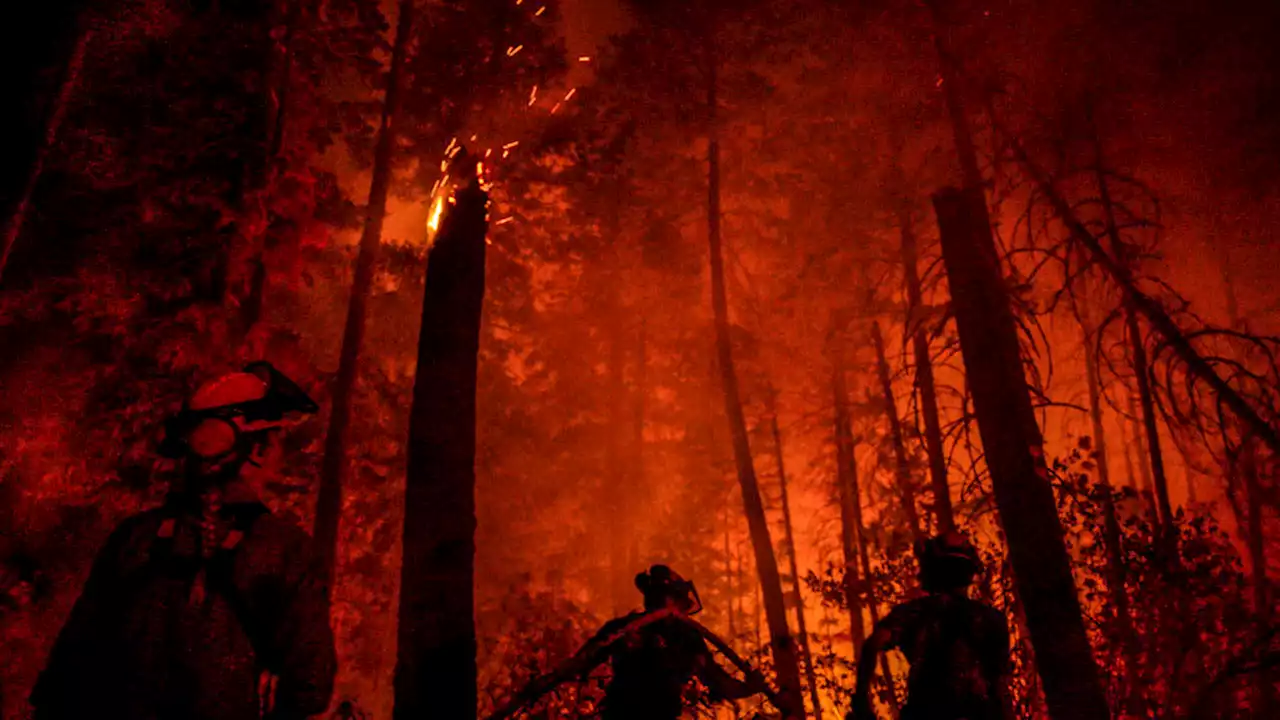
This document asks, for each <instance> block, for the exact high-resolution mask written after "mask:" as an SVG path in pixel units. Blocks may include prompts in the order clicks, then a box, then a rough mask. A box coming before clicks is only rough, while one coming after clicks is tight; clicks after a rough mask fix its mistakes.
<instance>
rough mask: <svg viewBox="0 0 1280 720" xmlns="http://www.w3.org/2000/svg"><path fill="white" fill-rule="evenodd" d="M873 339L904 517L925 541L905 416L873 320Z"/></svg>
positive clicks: (918, 539)
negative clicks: (905, 434)
mask: <svg viewBox="0 0 1280 720" xmlns="http://www.w3.org/2000/svg"><path fill="white" fill-rule="evenodd" d="M871 342H872V344H873V345H875V349H876V370H877V372H878V374H879V376H880V392H881V395H883V397H884V414H885V416H886V419H888V421H889V441H890V442H891V443H893V460H894V464H893V472H894V478H895V480H897V485H898V500H899V501H900V502H901V503H902V512H903V517H905V518H906V520H907V527H908V528H909V529H910V530H911V539H912V540H914V541H915V542H923V541H924V539H925V536H924V532H923V531H922V530H921V529H920V515H919V513H917V512H916V491H915V488H914V487H913V485H914V483H913V481H912V479H911V466H910V464H909V462H908V460H907V445H906V441H905V439H904V438H903V437H902V419H901V418H899V417H898V403H897V401H895V400H894V398H893V380H892V379H891V378H890V376H889V361H888V360H886V359H885V355H884V338H883V337H881V335H880V323H876V322H873V323H871Z"/></svg>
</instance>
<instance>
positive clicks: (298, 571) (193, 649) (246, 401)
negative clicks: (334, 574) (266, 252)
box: [31, 363, 337, 720]
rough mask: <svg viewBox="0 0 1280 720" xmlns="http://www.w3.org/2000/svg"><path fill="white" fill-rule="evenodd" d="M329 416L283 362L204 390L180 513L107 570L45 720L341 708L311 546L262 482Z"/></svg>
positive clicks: (121, 547) (142, 526)
mask: <svg viewBox="0 0 1280 720" xmlns="http://www.w3.org/2000/svg"><path fill="white" fill-rule="evenodd" d="M316 410H317V407H316V404H315V403H314V402H312V400H311V399H310V398H309V397H307V395H306V394H305V393H304V392H302V390H300V389H299V388H298V386H297V385H295V384H294V383H293V382H292V381H290V380H289V379H288V378H286V377H285V376H284V375H282V374H280V373H279V372H278V371H277V370H276V369H275V368H273V367H272V366H271V365H270V364H268V363H255V364H252V365H250V366H248V367H247V368H245V370H244V372H239V373H233V374H230V375H226V376H223V377H220V378H217V379H215V380H213V381H211V382H208V383H206V384H204V385H202V386H200V387H199V388H198V389H197V390H196V391H195V393H193V394H192V395H191V397H190V398H188V400H187V402H186V404H185V406H184V408H183V409H182V411H181V412H180V413H179V414H178V415H176V416H175V417H173V418H171V419H170V420H169V421H168V422H167V423H166V426H165V437H164V441H163V442H162V444H161V447H160V452H161V454H162V455H165V456H168V457H170V458H172V459H174V460H176V461H177V462H178V463H179V465H180V468H181V472H180V473H179V475H178V477H177V479H176V480H175V481H174V482H173V483H172V485H171V488H170V492H169V495H168V497H167V499H166V501H165V503H164V504H163V505H162V506H161V507H159V508H156V509H153V510H149V511H146V512H143V513H141V514H139V515H135V516H133V517H131V518H128V519H127V520H125V521H124V522H123V523H121V525H120V526H119V527H118V528H117V529H116V530H115V532H114V533H112V535H111V536H110V538H109V539H108V540H107V542H106V545H105V546H104V547H103V549H102V550H101V551H100V552H99V554H98V557H97V559H96V560H95V561H94V565H93V568H92V570H91V572H90V575H89V579H88V581H87V582H86V584H85V586H84V589H83V591H82V593H81V595H80V598H79V599H78V600H77V602H76V604H75V607H74V608H73V610H72V612H71V616H70V617H69V619H68V620H67V622H66V625H65V626H64V627H63V628H62V632H61V633H60V634H59V636H58V639H57V642H56V643H55V645H54V648H53V650H52V652H51V654H50V657H49V661H48V664H47V666H46V668H45V671H44V673H43V674H42V675H41V677H40V680H39V682H38V683H37V684H36V688H35V690H34V692H33V693H32V696H31V703H32V705H33V706H34V708H35V715H34V716H35V718H37V720H69V719H71V718H77V719H78V718H89V717H93V718H102V719H103V720H256V719H257V718H262V717H267V718H273V719H276V720H286V719H293V718H298V719H300V718H305V717H307V716H310V715H315V714H318V713H321V712H324V710H325V709H326V708H327V706H328V704H329V697H330V694H331V692H332V688H333V677H334V672H335V669H336V664H337V663H336V659H335V652H334V641H333V633H332V630H331V629H330V627H329V618H328V599H327V590H326V588H325V587H323V585H322V583H321V581H320V580H319V577H320V573H319V572H318V570H317V568H316V567H315V566H314V559H313V555H312V552H311V540H310V538H309V537H308V536H307V535H306V533H304V532H303V531H302V530H300V529H298V528H297V527H295V526H293V525H292V524H290V523H287V522H284V521H282V520H280V519H278V518H276V517H274V516H273V515H272V514H271V512H270V511H269V510H268V509H267V508H266V506H265V505H263V504H262V503H261V501H259V499H258V496H257V493H256V490H255V487H256V486H257V485H258V484H259V483H260V482H261V481H262V480H263V479H265V478H266V477H268V476H269V475H270V474H271V472H272V470H273V467H274V466H275V465H276V463H277V462H278V461H279V453H280V444H279V440H278V437H277V435H278V432H279V431H280V430H282V429H283V428H285V427H287V426H289V425H292V424H294V423H296V422H298V421H300V420H301V419H303V418H305V417H306V416H308V415H312V414H314V413H315V412H316Z"/></svg>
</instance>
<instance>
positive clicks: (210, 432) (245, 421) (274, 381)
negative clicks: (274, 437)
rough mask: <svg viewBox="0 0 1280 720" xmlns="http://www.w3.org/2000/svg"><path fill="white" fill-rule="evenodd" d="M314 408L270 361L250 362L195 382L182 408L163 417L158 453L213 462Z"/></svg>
mask: <svg viewBox="0 0 1280 720" xmlns="http://www.w3.org/2000/svg"><path fill="white" fill-rule="evenodd" d="M317 410H319V407H318V406H317V405H316V404H315V402H314V401H313V400H312V399H311V398H310V397H308V396H307V394H306V393H305V392H303V391H302V389H301V388H299V387H298V386H297V384H295V383H294V382H293V381H292V380H290V379H289V378H287V377H285V376H284V375H283V374H281V373H280V371H278V370H276V369H275V368H274V367H272V365H271V364H270V363H267V362H256V363H253V364H251V365H248V366H247V367H245V369H244V371H243V372H238V373H231V374H229V375H224V376H222V377H219V378H216V379H214V380H210V381H209V382H206V383H204V384H203V385H201V386H200V387H198V388H196V391H195V392H194V393H192V395H191V397H190V398H189V399H188V400H187V402H186V405H185V407H184V408H183V409H182V411H181V412H179V413H178V414H177V415H176V416H174V417H172V418H170V419H169V420H168V421H166V423H165V436H164V441H163V442H162V443H161V445H160V454H161V455H163V456H165V457H170V458H183V457H188V458H191V457H193V458H196V459H198V460H201V461H203V462H206V463H216V464H220V463H221V462H222V461H224V460H228V459H231V458H233V457H237V456H244V457H247V455H248V453H249V450H250V449H251V448H252V446H253V444H254V443H255V442H258V441H260V440H261V439H262V437H263V435H264V433H266V432H267V431H268V430H273V429H277V428H281V427H285V426H288V425H292V424H295V423H297V422H298V421H299V419H300V416H305V415H311V414H314V413H315V412H316V411H317ZM237 469H238V468H237Z"/></svg>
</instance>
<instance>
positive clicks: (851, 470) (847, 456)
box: [831, 357, 867, 653]
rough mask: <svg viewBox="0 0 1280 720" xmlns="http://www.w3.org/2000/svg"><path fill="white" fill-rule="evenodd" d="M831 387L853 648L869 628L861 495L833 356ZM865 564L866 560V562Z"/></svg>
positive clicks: (846, 405) (841, 382) (840, 378)
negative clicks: (863, 595)
mask: <svg viewBox="0 0 1280 720" xmlns="http://www.w3.org/2000/svg"><path fill="white" fill-rule="evenodd" d="M831 390H832V399H833V401H834V407H835V434H836V485H837V490H838V492H839V498H840V550H841V556H842V557H843V558H844V599H845V604H846V605H847V606H848V608H849V635H850V637H852V638H853V647H854V652H855V653H856V652H857V651H858V648H860V647H862V643H863V641H865V640H866V637H867V631H866V627H865V626H864V625H863V622H862V603H861V602H860V601H859V599H858V577H859V575H860V574H861V571H860V570H859V567H860V565H859V562H858V548H859V547H860V546H861V545H862V532H861V524H862V517H861V513H860V512H859V510H860V507H859V504H860V500H859V497H858V476H857V472H858V468H857V465H856V464H855V462H854V456H853V431H852V429H851V423H850V420H849V399H848V391H847V390H846V389H845V385H844V371H843V370H842V369H841V367H840V364H839V362H838V361H836V359H835V358H834V357H833V358H832V370H831ZM863 565H865V563H863Z"/></svg>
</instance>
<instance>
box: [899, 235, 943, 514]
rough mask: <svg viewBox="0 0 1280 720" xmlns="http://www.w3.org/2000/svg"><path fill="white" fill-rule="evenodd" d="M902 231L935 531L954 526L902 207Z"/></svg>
mask: <svg viewBox="0 0 1280 720" xmlns="http://www.w3.org/2000/svg"><path fill="white" fill-rule="evenodd" d="M898 225H899V228H900V229H901V233H902V269H903V273H902V274H903V277H904V279H905V284H906V289H907V323H906V331H907V333H909V334H910V335H911V348H912V351H913V352H914V355H915V362H916V387H917V388H919V390H920V415H921V416H922V419H923V420H924V443H925V450H926V452H928V453H929V480H930V484H931V487H932V489H933V515H934V521H935V522H936V523H937V526H938V532H942V533H945V532H951V531H952V530H955V529H956V520H955V512H954V510H953V509H952V505H951V489H950V487H949V486H948V484H947V455H946V451H945V450H944V449H943V447H942V423H941V422H940V421H939V419H938V391H937V387H936V386H935V384H934V381H933V359H932V355H931V353H930V352H929V336H928V334H927V333H926V332H925V327H924V322H923V318H921V317H919V316H920V314H921V313H922V312H923V309H922V308H923V303H922V302H921V292H920V276H919V274H918V271H917V269H916V265H917V253H916V237H915V231H914V229H913V228H912V227H911V217H910V214H909V213H908V212H906V211H905V210H903V211H902V212H900V213H899V216H898Z"/></svg>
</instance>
